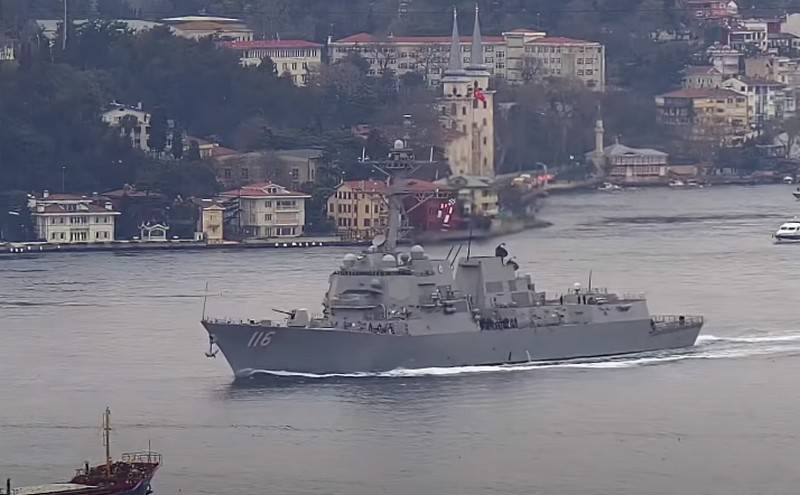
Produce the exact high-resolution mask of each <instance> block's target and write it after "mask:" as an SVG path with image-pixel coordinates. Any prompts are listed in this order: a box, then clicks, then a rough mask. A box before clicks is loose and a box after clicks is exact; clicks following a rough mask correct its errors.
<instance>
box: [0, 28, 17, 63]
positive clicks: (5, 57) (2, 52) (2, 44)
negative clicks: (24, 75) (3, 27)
mask: <svg viewBox="0 0 800 495" xmlns="http://www.w3.org/2000/svg"><path fill="white" fill-rule="evenodd" d="M15 48H16V44H15V43H14V40H10V39H7V38H3V36H2V35H0V62H13V61H14V60H16V59H17V53H16V50H15Z"/></svg>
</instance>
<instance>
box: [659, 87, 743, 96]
mask: <svg viewBox="0 0 800 495" xmlns="http://www.w3.org/2000/svg"><path fill="white" fill-rule="evenodd" d="M659 96H660V97H662V98H727V97H733V96H744V95H743V94H741V93H737V92H736V91H733V90H732V89H721V88H687V89H679V90H677V91H670V92H669V93H664V94H662V95H659Z"/></svg>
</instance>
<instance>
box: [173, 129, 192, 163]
mask: <svg viewBox="0 0 800 495" xmlns="http://www.w3.org/2000/svg"><path fill="white" fill-rule="evenodd" d="M193 142H196V141H193ZM171 152H172V157H173V158H175V159H176V160H180V159H181V158H183V129H181V128H180V127H178V126H177V125H176V126H175V128H173V129H172V150H171Z"/></svg>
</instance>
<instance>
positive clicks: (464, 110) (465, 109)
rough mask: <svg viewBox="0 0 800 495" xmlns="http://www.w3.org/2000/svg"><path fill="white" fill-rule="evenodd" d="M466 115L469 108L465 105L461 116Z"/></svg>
mask: <svg viewBox="0 0 800 495" xmlns="http://www.w3.org/2000/svg"><path fill="white" fill-rule="evenodd" d="M466 114H467V106H466V105H464V106H463V107H461V115H466Z"/></svg>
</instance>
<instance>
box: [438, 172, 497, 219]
mask: <svg viewBox="0 0 800 495" xmlns="http://www.w3.org/2000/svg"><path fill="white" fill-rule="evenodd" d="M435 183H436V184H441V185H443V186H447V187H448V188H449V189H453V190H455V191H457V197H458V202H459V204H461V208H462V209H463V212H464V215H465V216H484V217H494V216H497V214H498V213H500V203H499V199H498V197H497V190H496V189H495V187H494V184H493V182H492V179H490V178H488V177H477V176H474V175H451V176H450V177H448V178H446V179H440V180H437V181H436V182H435Z"/></svg>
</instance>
